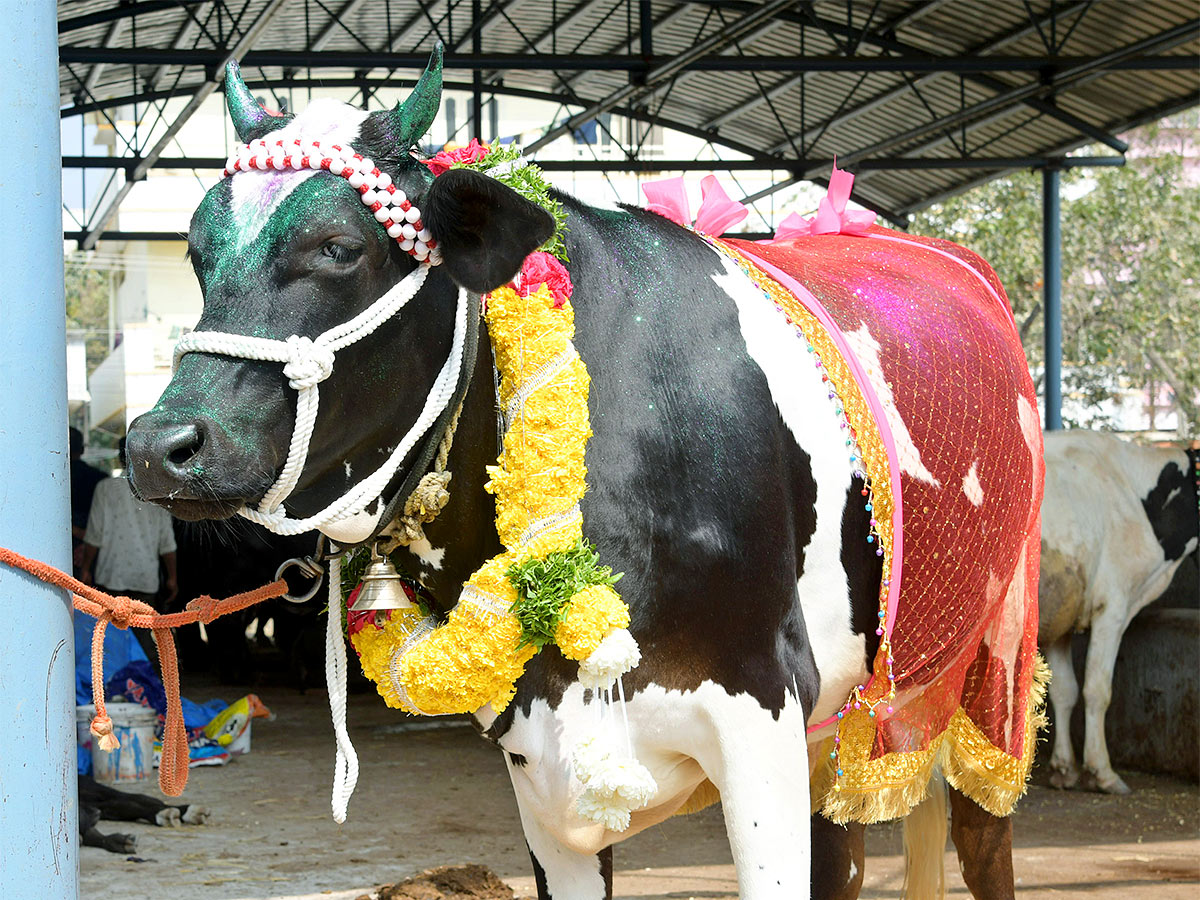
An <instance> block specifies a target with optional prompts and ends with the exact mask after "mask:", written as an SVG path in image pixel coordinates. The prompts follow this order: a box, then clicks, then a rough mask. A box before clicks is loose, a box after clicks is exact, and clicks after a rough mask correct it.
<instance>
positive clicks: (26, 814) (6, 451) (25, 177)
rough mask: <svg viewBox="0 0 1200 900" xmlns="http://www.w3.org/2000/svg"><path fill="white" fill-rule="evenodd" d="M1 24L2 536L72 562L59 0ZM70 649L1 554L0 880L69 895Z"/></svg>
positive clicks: (17, 2)
mask: <svg viewBox="0 0 1200 900" xmlns="http://www.w3.org/2000/svg"><path fill="white" fill-rule="evenodd" d="M9 13H10V15H9V16H8V21H9V24H10V27H8V28H4V29H0V121H2V122H4V127H5V129H6V131H5V139H6V141H7V145H8V146H9V147H12V148H19V149H18V154H19V156H20V158H21V159H25V160H29V161H31V164H30V165H22V166H19V167H17V168H13V167H11V166H10V167H9V168H8V169H7V170H6V171H4V172H3V173H0V233H2V234H7V235H10V236H11V238H12V240H13V241H14V242H15V243H14V245H13V247H12V248H10V249H12V252H9V253H4V254H0V321H3V322H4V329H5V335H4V352H3V353H0V385H3V386H4V387H3V389H2V390H0V486H2V487H0V545H3V546H5V547H8V548H10V549H12V550H15V551H17V552H18V553H22V554H24V555H25V556H30V557H34V558H36V559H40V560H44V561H45V562H48V563H51V564H53V565H56V566H58V567H59V568H69V567H70V565H71V538H70V532H71V516H70V506H69V502H68V497H69V484H68V481H69V474H68V473H69V467H68V455H67V362H66V322H65V318H64V315H63V245H62V204H61V200H62V168H61V165H60V163H59V160H60V158H61V155H62V148H61V146H60V144H59V117H58V106H59V98H58V22H57V12H56V4H55V2H54V0H11V2H10V3H9ZM74 659H75V653H74V643H73V638H72V632H71V607H70V600H69V598H68V597H67V595H66V594H65V593H63V592H62V591H61V590H57V589H54V588H50V587H47V586H46V585H43V584H42V583H41V582H40V581H36V580H35V579H34V578H32V577H31V576H29V575H26V574H25V573H23V572H19V571H15V570H9V569H5V568H3V567H0V696H2V697H3V698H4V708H5V717H6V722H5V724H4V749H3V751H2V752H0V848H3V849H2V850H0V884H3V885H4V886H5V890H6V891H7V892H9V893H12V894H14V895H18V894H19V895H20V896H22V897H37V898H39V900H43V898H44V900H74V898H76V897H77V895H78V882H79V855H78V843H79V842H78V837H77V835H78V834H79V826H78V824H77V821H78V812H77V799H76V793H77V791H76V785H75V664H74Z"/></svg>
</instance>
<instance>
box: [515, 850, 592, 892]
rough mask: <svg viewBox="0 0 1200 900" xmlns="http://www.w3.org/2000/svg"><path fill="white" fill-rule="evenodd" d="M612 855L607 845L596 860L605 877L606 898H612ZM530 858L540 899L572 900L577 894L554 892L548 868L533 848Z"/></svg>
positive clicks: (530, 851)
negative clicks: (548, 875) (547, 876)
mask: <svg viewBox="0 0 1200 900" xmlns="http://www.w3.org/2000/svg"><path fill="white" fill-rule="evenodd" d="M526 846H528V844H527V845H526ZM612 857H613V854H612V847H605V848H604V849H603V850H601V851H600V852H599V853H597V854H596V861H597V862H598V863H599V865H600V876H601V877H602V878H603V879H604V900H612ZM529 859H530V860H531V861H532V862H533V878H534V881H536V882H537V892H538V900H552V898H556V897H566V898H568V900H570V898H572V897H574V896H575V894H573V893H562V894H556V893H552V892H551V890H550V884H549V881H548V880H547V878H546V869H545V868H544V867H543V866H542V864H541V863H540V862H539V861H538V858H537V854H536V853H534V852H533V848H530V850H529Z"/></svg>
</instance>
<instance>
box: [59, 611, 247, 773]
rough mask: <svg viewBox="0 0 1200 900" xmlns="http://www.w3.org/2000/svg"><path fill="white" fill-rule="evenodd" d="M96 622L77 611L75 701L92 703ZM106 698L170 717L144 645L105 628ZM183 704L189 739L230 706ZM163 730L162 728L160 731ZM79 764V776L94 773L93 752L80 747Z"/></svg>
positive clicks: (127, 633) (128, 634)
mask: <svg viewBox="0 0 1200 900" xmlns="http://www.w3.org/2000/svg"><path fill="white" fill-rule="evenodd" d="M95 622H96V620H95V618H94V617H92V616H89V615H88V614H87V613H82V612H79V611H78V610H76V612H75V702H76V703H80V704H88V703H91V702H92V626H93V625H94V624H95ZM104 678H105V682H104V696H105V697H106V698H108V699H112V698H113V697H116V696H123V697H124V698H125V699H126V700H128V701H129V702H130V703H140V704H141V705H142V706H148V707H151V708H153V709H154V711H155V712H157V713H158V714H159V716H165V715H166V714H167V692H166V691H165V690H164V689H163V683H162V681H161V680H160V679H159V677H158V675H157V673H155V671H154V668H153V666H151V665H150V660H149V659H147V658H146V653H145V651H143V650H142V646H141V644H139V643H138V642H137V638H136V637H134V636H133V633H132V632H130V631H122V630H121V629H120V628H112V627H109V628H106V629H105V631H104ZM181 699H182V705H183V724H184V726H185V727H186V728H187V732H188V739H189V740H193V739H195V738H196V737H197V736H198V733H199V731H200V729H202V728H203V727H204V726H205V725H207V724H208V723H209V722H211V721H212V720H213V718H214V717H215V716H216V715H217V713H219V712H221V710H223V709H224V708H225V707H227V706H228V705H229V704H228V703H226V702H225V701H224V700H209V701H208V702H207V703H195V702H194V701H192V700H188V699H187V698H186V697H183V698H181ZM159 730H160V731H161V726H160V729H159ZM77 751H78V752H77V756H76V762H77V766H78V769H79V774H80V775H89V774H91V771H92V754H91V751H89V750H85V749H84V748H83V747H78V748H77Z"/></svg>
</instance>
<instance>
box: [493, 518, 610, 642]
mask: <svg viewBox="0 0 1200 900" xmlns="http://www.w3.org/2000/svg"><path fill="white" fill-rule="evenodd" d="M505 574H506V575H507V576H508V580H509V581H510V582H512V586H513V587H514V588H516V590H517V601H516V602H515V603H514V604H513V605H512V613H513V615H515V616H516V617H517V621H518V622H520V623H521V643H520V644H519V645H518V646H517V649H518V650H519V649H521V648H522V647H525V646H527V645H529V644H533V645H534V646H535V647H542V646H544V645H546V644H551V643H553V642H554V635H555V632H557V631H558V626H559V625H560V624H561V623H562V620H563V616H565V615H566V612H567V601H568V600H570V599H571V598H572V597H573V596H574V595H575V594H577V593H579V592H580V591H582V590H583V589H584V588H588V587H592V586H593V585H598V584H615V583H616V582H617V580H618V579H620V577H621V576H620V575H614V574H613V571H612V569H611V568H609V567H608V566H602V565H600V554H599V553H597V552H596V548H594V547H593V546H592V545H591V544H589V543H588V542H587V541H583V540H581V541H580V542H579V543H578V544H576V545H575V546H574V547H572V548H571V549H570V550H559V551H556V552H554V553H547V554H546V555H545V556H544V557H543V558H541V559H529V560H526V561H525V562H523V563H520V564H518V565H515V566H510V567H509V569H508V571H507V572H506V573H505Z"/></svg>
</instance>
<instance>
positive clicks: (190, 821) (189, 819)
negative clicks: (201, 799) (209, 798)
mask: <svg viewBox="0 0 1200 900" xmlns="http://www.w3.org/2000/svg"><path fill="white" fill-rule="evenodd" d="M211 815H212V810H211V809H209V808H208V807H207V806H201V805H200V804H198V803H193V804H192V805H191V806H189V807H187V808H186V809H184V811H183V821H184V823H185V824H187V825H203V824H204V823H205V822H207V821H208V819H209V817H210V816H211Z"/></svg>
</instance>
